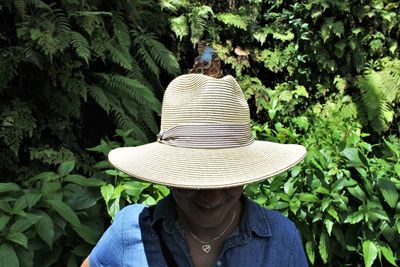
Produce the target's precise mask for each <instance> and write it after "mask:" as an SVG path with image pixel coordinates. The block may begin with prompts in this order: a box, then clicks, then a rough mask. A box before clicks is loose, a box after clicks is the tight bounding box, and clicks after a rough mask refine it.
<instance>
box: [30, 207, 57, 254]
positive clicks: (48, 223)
mask: <svg viewBox="0 0 400 267" xmlns="http://www.w3.org/2000/svg"><path fill="white" fill-rule="evenodd" d="M41 216H42V217H41V218H40V220H39V221H38V223H37V224H35V228H36V231H37V233H38V235H39V236H40V238H41V239H43V241H44V242H46V244H47V245H49V247H50V249H51V248H53V240H54V224H53V221H52V219H51V218H50V216H49V215H47V214H46V213H44V212H43V213H42V214H41Z"/></svg>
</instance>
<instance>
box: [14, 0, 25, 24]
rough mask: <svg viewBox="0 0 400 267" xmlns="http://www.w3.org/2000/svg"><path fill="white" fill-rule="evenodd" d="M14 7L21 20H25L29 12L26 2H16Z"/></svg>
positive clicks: (16, 0)
mask: <svg viewBox="0 0 400 267" xmlns="http://www.w3.org/2000/svg"><path fill="white" fill-rule="evenodd" d="M14 7H15V12H16V14H17V15H18V16H19V17H20V18H22V19H24V18H25V16H26V11H27V4H26V0H14Z"/></svg>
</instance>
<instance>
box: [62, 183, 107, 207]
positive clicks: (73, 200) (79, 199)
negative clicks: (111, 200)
mask: <svg viewBox="0 0 400 267" xmlns="http://www.w3.org/2000/svg"><path fill="white" fill-rule="evenodd" d="M99 199H101V196H100V195H99V193H98V191H97V190H89V189H88V188H87V187H81V188H79V189H77V190H74V193H73V194H72V195H71V196H69V197H68V199H67V201H66V203H67V204H68V206H70V207H71V208H72V209H73V210H75V211H77V210H84V209H88V208H90V207H93V206H94V205H96V203H97V202H98V200H99Z"/></svg>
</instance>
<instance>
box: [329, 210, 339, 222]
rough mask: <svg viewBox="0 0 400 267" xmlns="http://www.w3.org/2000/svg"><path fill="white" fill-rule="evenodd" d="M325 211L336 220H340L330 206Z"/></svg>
mask: <svg viewBox="0 0 400 267" xmlns="http://www.w3.org/2000/svg"><path fill="white" fill-rule="evenodd" d="M327 211H328V213H329V214H330V215H331V216H332V217H333V218H334V219H335V220H336V221H337V222H340V220H339V215H338V213H337V212H336V210H335V209H334V208H333V207H332V206H330V207H328V209H327Z"/></svg>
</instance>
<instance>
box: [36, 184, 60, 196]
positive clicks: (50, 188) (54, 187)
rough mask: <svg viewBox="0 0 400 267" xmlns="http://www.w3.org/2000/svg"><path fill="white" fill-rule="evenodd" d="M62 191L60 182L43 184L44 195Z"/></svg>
mask: <svg viewBox="0 0 400 267" xmlns="http://www.w3.org/2000/svg"><path fill="white" fill-rule="evenodd" d="M60 189H61V183H60V182H59V181H52V182H47V183H43V184H42V188H41V192H42V193H43V194H44V195H48V194H51V193H55V192H58V191H59V190H60Z"/></svg>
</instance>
